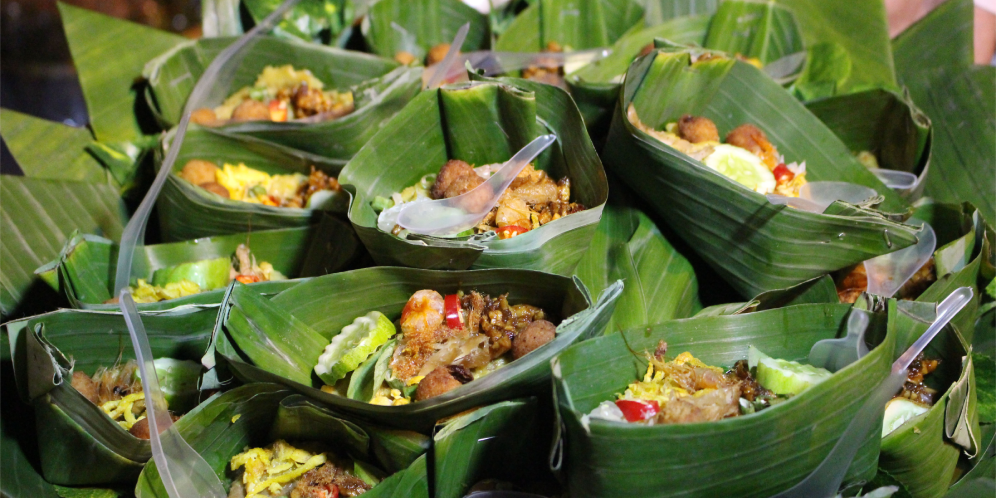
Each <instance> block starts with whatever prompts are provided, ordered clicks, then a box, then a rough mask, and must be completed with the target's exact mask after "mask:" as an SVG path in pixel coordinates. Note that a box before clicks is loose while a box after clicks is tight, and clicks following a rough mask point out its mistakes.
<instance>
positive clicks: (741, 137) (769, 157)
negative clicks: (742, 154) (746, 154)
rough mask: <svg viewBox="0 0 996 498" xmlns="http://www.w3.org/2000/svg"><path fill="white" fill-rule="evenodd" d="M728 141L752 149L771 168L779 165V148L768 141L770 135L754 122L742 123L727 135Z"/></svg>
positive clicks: (751, 151)
mask: <svg viewBox="0 0 996 498" xmlns="http://www.w3.org/2000/svg"><path fill="white" fill-rule="evenodd" d="M726 143H728V144H730V145H735V146H737V147H740V148H742V149H746V150H748V151H750V153H751V154H754V155H755V156H757V157H760V158H761V160H762V161H764V164H766V165H768V167H769V168H774V167H775V166H777V165H778V150H777V149H775V146H774V145H772V144H771V142H769V141H768V136H767V135H765V134H764V132H763V131H761V130H760V129H759V128H758V127H756V126H754V125H752V124H742V125H740V126H738V127H736V128H734V129H733V131H731V132H730V133H729V134H727V135H726Z"/></svg>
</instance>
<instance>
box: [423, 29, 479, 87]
mask: <svg viewBox="0 0 996 498" xmlns="http://www.w3.org/2000/svg"><path fill="white" fill-rule="evenodd" d="M468 31H470V23H469V22H468V23H467V24H464V25H463V26H460V29H459V30H458V31H457V34H456V36H455V37H454V38H453V43H451V44H450V49H449V50H447V51H446V55H445V56H443V61H442V62H440V63H439V64H437V65H436V68H435V70H434V71H433V72H432V77H431V78H429V82H428V83H427V84H426V85H425V89H426V90H431V89H433V88H436V87H438V86H439V85H441V84H442V83H443V78H445V77H446V75H447V74H449V72H450V66H452V65H453V63H454V62H456V61H457V54H458V53H460V47H462V46H463V41H464V40H466V39H467V32H468Z"/></svg>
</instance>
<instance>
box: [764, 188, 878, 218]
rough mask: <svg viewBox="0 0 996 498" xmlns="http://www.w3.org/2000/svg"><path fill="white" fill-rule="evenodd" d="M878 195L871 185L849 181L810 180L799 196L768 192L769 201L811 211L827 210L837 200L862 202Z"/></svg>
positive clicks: (801, 189)
mask: <svg viewBox="0 0 996 498" xmlns="http://www.w3.org/2000/svg"><path fill="white" fill-rule="evenodd" d="M877 195H878V192H876V191H875V189H873V188H871V187H866V186H864V185H857V184H854V183H848V182H809V183H807V184H805V185H803V186H802V188H800V189H799V197H788V196H784V195H779V194H768V195H767V196H766V197H767V198H768V202H770V203H772V204H784V205H788V206H792V207H794V208H796V209H801V210H803V211H809V212H811V213H817V214H819V213H822V212H823V211H826V209H827V208H828V207H830V205H831V204H833V203H834V202H835V201H844V202H847V203H850V204H861V203H863V202H865V201H867V200H868V199H871V198H873V197H875V196H877Z"/></svg>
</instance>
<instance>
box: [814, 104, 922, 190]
mask: <svg viewBox="0 0 996 498" xmlns="http://www.w3.org/2000/svg"><path fill="white" fill-rule="evenodd" d="M806 108H807V109H809V112H812V113H813V114H814V115H816V117H817V118H819V119H820V121H823V124H825V125H826V126H827V127H828V128H830V129H831V130H833V132H834V133H835V134H836V135H837V137H838V138H840V140H841V141H842V142H844V144H845V145H846V146H847V147H848V148H849V149H850V150H851V152H853V153H858V152H861V151H868V152H871V153H873V154H874V155H875V158H876V159H877V160H878V165H879V167H881V168H884V169H891V170H896V171H905V172H908V173H913V174H915V175H917V184H916V185H915V186H914V187H913V188H911V189H905V190H903V191H900V192H899V193H900V195H902V196H903V198H905V199H906V200H907V201H910V202H913V201H915V200H917V199H919V198H920V196H921V195H922V194H923V190H924V187H925V186H926V184H927V170H928V169H929V165H930V151H931V144H932V140H931V135H932V133H933V132H932V128H931V126H930V119H929V118H928V117H927V116H926V115H925V114H923V112H921V111H920V109H918V108H917V107H916V105H915V104H914V103H913V101H912V100H910V98H909V96H908V95H904V94H899V93H896V92H894V91H891V90H885V89H874V90H867V91H863V92H855V93H850V94H846V95H838V96H834V97H828V98H824V99H818V100H813V101H809V102H806Z"/></svg>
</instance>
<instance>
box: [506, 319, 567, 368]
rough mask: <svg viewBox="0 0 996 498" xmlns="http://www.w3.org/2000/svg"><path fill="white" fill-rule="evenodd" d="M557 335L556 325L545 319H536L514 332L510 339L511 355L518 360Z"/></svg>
mask: <svg viewBox="0 0 996 498" xmlns="http://www.w3.org/2000/svg"><path fill="white" fill-rule="evenodd" d="M555 337H557V326H556V325H554V324H553V323H551V322H548V321H546V320H536V321H535V322H532V323H530V324H529V325H528V326H526V328H525V329H523V331H522V332H519V333H518V334H515V338H514V339H512V357H513V358H515V359H516V360H518V359H519V358H522V357H523V356H525V355H527V354H529V353H532V352H533V351H536V350H537V349H539V347H540V346H542V345H544V344H546V343H548V342H550V341H552V340H553V339H554V338H555Z"/></svg>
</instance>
